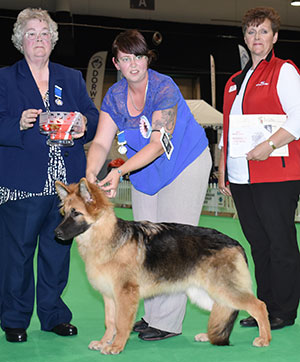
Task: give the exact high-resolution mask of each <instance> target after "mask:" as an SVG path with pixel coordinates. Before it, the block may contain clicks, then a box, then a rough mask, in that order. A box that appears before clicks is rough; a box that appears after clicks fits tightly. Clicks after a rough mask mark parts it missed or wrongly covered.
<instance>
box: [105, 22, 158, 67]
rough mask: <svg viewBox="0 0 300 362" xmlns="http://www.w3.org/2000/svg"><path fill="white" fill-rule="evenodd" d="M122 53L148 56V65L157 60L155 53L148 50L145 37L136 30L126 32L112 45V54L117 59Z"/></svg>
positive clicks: (118, 36)
mask: <svg viewBox="0 0 300 362" xmlns="http://www.w3.org/2000/svg"><path fill="white" fill-rule="evenodd" d="M120 51H121V52H123V53H126V54H134V55H146V56H147V57H148V65H149V64H150V63H151V61H152V60H153V59H155V58H156V55H155V53H154V52H153V51H152V50H149V49H148V46H147V43H146V40H145V38H144V37H143V35H142V34H141V33H140V32H139V31H138V30H135V29H131V30H126V31H123V32H122V33H120V34H119V35H117V37H116V38H115V40H114V42H113V44H112V54H113V56H114V57H115V58H116V59H118V54H119V52H120Z"/></svg>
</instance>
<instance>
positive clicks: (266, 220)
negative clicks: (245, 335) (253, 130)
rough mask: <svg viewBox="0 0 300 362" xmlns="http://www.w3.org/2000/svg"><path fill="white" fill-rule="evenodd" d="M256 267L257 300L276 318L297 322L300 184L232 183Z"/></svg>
mask: <svg viewBox="0 0 300 362" xmlns="http://www.w3.org/2000/svg"><path fill="white" fill-rule="evenodd" d="M230 189H231V192H232V196H233V199H234V202H235V206H236V209H237V212H238V216H239V220H240V223H241V226H242V229H243V232H244V234H245V237H246V238H247V240H248V242H249V244H250V246H251V252H252V257H253V261H254V265H255V278H256V282H257V297H258V298H259V299H261V300H263V301H264V302H265V303H266V305H267V308H268V311H269V314H270V316H272V317H280V318H283V319H295V318H296V316H297V309H298V304H299V297H300V254H299V249H298V243H297V235H296V227H295V210H296V208H297V204H298V199H299V193H300V181H285V182H274V183H259V184H250V185H249V184H247V185H239V184H233V183H231V184H230Z"/></svg>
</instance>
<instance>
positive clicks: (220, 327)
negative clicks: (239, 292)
mask: <svg viewBox="0 0 300 362" xmlns="http://www.w3.org/2000/svg"><path fill="white" fill-rule="evenodd" d="M237 315H238V310H235V309H232V308H230V307H227V306H225V305H221V304H218V303H216V302H215V303H214V305H213V308H212V311H211V313H210V317H209V321H208V327H207V335H208V339H209V341H210V343H211V344H215V345H218V346H227V345H229V336H230V334H231V331H232V328H233V325H234V322H235V320H236V318H237ZM195 339H196V337H195ZM202 341H203V340H202Z"/></svg>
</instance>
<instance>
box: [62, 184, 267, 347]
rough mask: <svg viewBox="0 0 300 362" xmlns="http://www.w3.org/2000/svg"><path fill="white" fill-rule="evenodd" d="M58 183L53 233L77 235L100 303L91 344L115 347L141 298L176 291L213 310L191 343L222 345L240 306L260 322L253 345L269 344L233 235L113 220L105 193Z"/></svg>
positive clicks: (120, 343)
mask: <svg viewBox="0 0 300 362" xmlns="http://www.w3.org/2000/svg"><path fill="white" fill-rule="evenodd" d="M56 189H57V192H58V195H59V197H60V199H61V200H62V209H61V211H62V213H63V215H64V219H63V221H62V223H61V224H60V225H59V226H58V227H57V229H56V236H57V237H58V238H60V239H63V240H68V239H71V238H73V237H75V238H76V241H77V243H78V249H79V253H80V255H81V257H82V258H83V260H84V262H85V265H86V272H87V276H88V279H89V281H90V283H91V285H92V286H93V287H94V288H95V289H96V290H98V291H99V292H100V293H101V294H102V295H103V298H104V302H105V325H106V331H105V334H104V336H103V337H102V339H101V340H100V341H93V342H91V343H90V345H89V348H91V349H95V350H100V351H101V352H102V353H104V354H117V353H120V352H121V351H122V350H123V349H124V347H125V344H126V342H127V340H128V337H129V334H130V332H131V330H132V326H133V323H134V320H135V315H136V311H137V308H138V303H139V299H140V298H147V297H151V296H153V295H157V294H161V293H175V292H179V291H184V292H186V293H187V295H188V296H189V297H190V299H191V301H192V302H193V303H195V304H197V305H198V306H200V307H204V308H205V309H208V310H211V314H210V318H209V322H208V330H207V333H200V334H198V335H197V336H195V340H196V341H210V343H212V344H216V345H228V344H229V336H230V334H231V331H232V328H233V324H234V321H235V319H236V317H237V314H238V311H239V310H246V311H247V312H248V313H249V314H250V315H252V316H253V317H254V318H255V319H256V321H257V323H258V326H259V336H258V337H257V338H255V339H254V341H253V345H254V346H257V347H261V346H268V345H269V343H270V340H271V332H270V324H269V320H268V314H267V310H266V306H265V304H264V303H263V302H262V301H260V300H258V299H257V298H256V297H255V296H254V295H253V292H252V286H251V278H250V273H249V270H248V267H247V261H246V256H245V253H244V250H243V248H242V247H241V246H240V245H239V243H238V242H237V241H235V240H233V239H231V238H230V237H228V236H226V235H224V234H222V233H220V232H218V231H216V230H213V229H209V228H202V227H195V226H190V225H182V224H175V223H152V222H148V221H143V222H134V221H125V220H122V219H118V218H117V217H116V216H115V214H114V211H113V205H112V204H111V203H110V201H109V200H108V199H107V197H106V196H105V194H104V193H103V192H102V191H101V190H100V189H99V188H98V187H97V186H95V185H93V184H90V183H88V182H87V181H86V179H84V178H83V179H81V180H80V182H79V183H78V184H72V185H70V186H66V185H64V184H62V183H61V182H56Z"/></svg>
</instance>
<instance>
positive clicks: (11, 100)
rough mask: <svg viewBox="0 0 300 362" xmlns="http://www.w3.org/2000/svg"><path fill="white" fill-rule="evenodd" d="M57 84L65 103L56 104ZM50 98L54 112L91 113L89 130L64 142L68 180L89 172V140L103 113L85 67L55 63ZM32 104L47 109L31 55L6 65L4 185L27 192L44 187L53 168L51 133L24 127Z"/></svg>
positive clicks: (0, 127)
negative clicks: (67, 143)
mask: <svg viewBox="0 0 300 362" xmlns="http://www.w3.org/2000/svg"><path fill="white" fill-rule="evenodd" d="M55 85H57V86H59V87H61V88H62V101H63V105H62V106H59V105H57V104H56V103H55V95H54V89H55ZM49 101H50V110H51V111H68V112H69V111H78V112H81V113H82V114H83V115H84V116H86V117H87V120H88V123H87V132H86V134H85V136H84V137H82V138H80V139H76V140H74V143H75V144H74V146H72V147H63V148H62V155H63V158H64V161H65V165H66V169H67V181H68V183H73V182H78V180H79V179H80V178H81V177H83V176H84V175H85V168H86V159H85V153H84V147H83V146H84V143H86V142H89V141H90V140H92V139H93V137H94V135H95V132H96V128H97V123H98V117H99V112H98V110H97V108H96V107H95V105H94V103H93V101H92V100H91V99H90V97H89V96H88V93H87V90H86V85H85V82H84V80H83V77H82V74H81V72H80V71H78V70H75V69H71V68H68V67H64V66H62V65H59V64H55V63H52V62H49ZM29 108H35V109H42V110H43V111H46V109H45V106H44V103H43V100H42V97H41V94H40V92H39V90H38V87H37V85H36V83H35V81H34V79H33V76H32V74H31V71H30V69H29V67H28V64H27V62H26V60H25V59H22V60H20V61H18V62H17V63H15V64H14V65H12V66H10V67H5V68H1V69H0V186H4V187H8V188H9V189H12V190H13V189H17V190H22V191H27V192H41V191H42V190H43V188H44V186H45V182H46V178H47V168H48V158H49V156H48V151H49V147H48V146H47V144H46V138H47V137H46V136H45V135H42V134H40V132H39V124H38V123H39V120H38V119H37V121H36V122H35V124H34V127H32V128H31V129H28V130H24V131H20V118H21V114H22V112H23V111H24V110H26V109H29Z"/></svg>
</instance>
